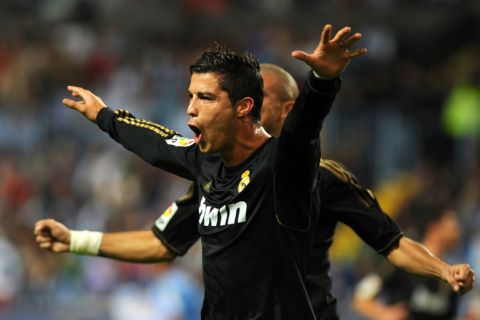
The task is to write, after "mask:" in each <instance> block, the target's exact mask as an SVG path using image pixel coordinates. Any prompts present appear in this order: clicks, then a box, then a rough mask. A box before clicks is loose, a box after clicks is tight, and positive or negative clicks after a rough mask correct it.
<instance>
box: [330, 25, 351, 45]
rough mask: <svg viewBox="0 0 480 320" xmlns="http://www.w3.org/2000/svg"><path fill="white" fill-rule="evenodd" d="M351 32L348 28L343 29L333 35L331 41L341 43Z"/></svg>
mask: <svg viewBox="0 0 480 320" xmlns="http://www.w3.org/2000/svg"><path fill="white" fill-rule="evenodd" d="M351 31H352V28H350V27H343V28H342V29H340V31H338V32H337V34H335V37H334V38H333V39H332V41H334V42H341V41H342V40H343V39H345V37H346V36H347V35H348V34H349V33H350V32H351Z"/></svg>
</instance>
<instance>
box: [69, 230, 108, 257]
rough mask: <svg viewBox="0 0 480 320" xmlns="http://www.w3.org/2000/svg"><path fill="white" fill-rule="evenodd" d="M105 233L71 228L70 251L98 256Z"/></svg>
mask: <svg viewBox="0 0 480 320" xmlns="http://www.w3.org/2000/svg"><path fill="white" fill-rule="evenodd" d="M102 237H103V233H102V232H98V231H88V230H84V231H77V230H70V247H69V251H70V252H73V253H77V254H85V255H91V256H97V255H98V253H99V252H100V245H101V244H102Z"/></svg>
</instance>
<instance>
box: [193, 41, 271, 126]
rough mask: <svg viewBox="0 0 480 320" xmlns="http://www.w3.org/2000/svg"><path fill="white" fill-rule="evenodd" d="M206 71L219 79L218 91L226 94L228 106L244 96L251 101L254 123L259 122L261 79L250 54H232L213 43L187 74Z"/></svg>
mask: <svg viewBox="0 0 480 320" xmlns="http://www.w3.org/2000/svg"><path fill="white" fill-rule="evenodd" d="M210 72H211V73H215V74H217V75H218V76H219V85H220V88H221V89H222V90H224V91H226V92H227V93H228V97H229V99H230V102H231V103H232V105H233V104H235V103H236V102H237V101H238V100H240V99H242V98H245V97H250V98H252V99H253V102H254V104H253V109H252V111H251V116H252V119H253V121H254V122H259V121H260V111H261V108H262V103H263V79H262V76H261V74H260V65H259V63H258V60H257V58H255V56H254V55H253V54H251V53H248V52H242V53H236V52H233V51H231V50H230V49H228V48H226V47H224V46H222V45H219V44H216V45H215V46H214V47H213V48H211V49H208V50H206V51H205V52H204V53H203V54H202V55H201V56H200V58H198V59H197V61H195V63H193V64H192V65H191V66H190V73H191V74H193V73H210Z"/></svg>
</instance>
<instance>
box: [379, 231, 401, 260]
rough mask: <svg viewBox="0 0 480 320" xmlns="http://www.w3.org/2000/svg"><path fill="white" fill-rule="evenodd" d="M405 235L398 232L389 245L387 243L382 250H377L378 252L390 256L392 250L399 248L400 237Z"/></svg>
mask: <svg viewBox="0 0 480 320" xmlns="http://www.w3.org/2000/svg"><path fill="white" fill-rule="evenodd" d="M402 237H403V233H399V234H397V235H396V236H395V237H393V239H392V240H391V241H390V242H389V243H388V245H386V246H385V247H383V248H382V249H380V250H377V253H378V254H381V255H383V256H388V255H389V254H390V252H392V251H393V250H395V249H397V248H398V246H399V245H400V239H402Z"/></svg>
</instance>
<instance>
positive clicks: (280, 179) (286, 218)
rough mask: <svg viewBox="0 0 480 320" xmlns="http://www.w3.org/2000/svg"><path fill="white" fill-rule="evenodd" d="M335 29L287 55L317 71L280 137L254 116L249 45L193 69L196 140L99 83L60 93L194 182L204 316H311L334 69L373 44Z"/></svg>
mask: <svg viewBox="0 0 480 320" xmlns="http://www.w3.org/2000/svg"><path fill="white" fill-rule="evenodd" d="M331 31H332V28H331V26H330V25H327V26H325V27H324V29H323V32H322V37H321V40H320V43H319V45H318V46H317V48H316V49H315V50H314V52H313V53H311V54H307V53H305V52H302V51H294V52H293V53H292V55H293V56H294V57H295V58H297V59H300V60H302V61H304V62H305V63H307V64H308V65H309V66H310V67H311V68H312V69H313V71H312V72H311V73H310V74H309V76H308V79H307V81H306V83H305V85H304V87H303V90H302V92H301V93H300V95H299V97H298V98H297V100H296V102H295V106H294V108H293V109H292V111H291V112H290V114H289V116H288V117H287V120H286V122H285V125H284V127H283V129H282V134H281V135H280V137H279V138H278V139H272V138H271V136H270V135H268V134H267V133H266V131H265V130H264V129H263V128H262V126H261V125H260V123H259V117H260V109H261V105H262V98H263V88H262V83H263V80H262V78H261V76H260V73H259V66H258V62H257V61H256V59H254V57H253V56H251V55H248V54H235V53H233V52H228V51H226V50H222V49H218V48H217V49H215V50H209V51H206V52H205V53H204V54H203V55H202V56H201V57H200V58H199V59H198V60H197V61H196V62H195V63H194V64H193V65H192V66H190V71H191V81H190V86H189V89H188V93H189V95H190V102H189V105H188V109H187V113H188V115H189V116H190V121H189V122H188V124H189V126H190V128H191V129H192V130H193V132H194V139H193V140H191V139H186V138H184V137H182V136H180V135H179V134H177V133H176V132H174V131H172V130H170V129H167V128H165V127H163V126H159V125H156V124H153V123H150V122H147V121H142V120H138V119H136V118H135V117H133V116H132V115H131V114H129V113H128V112H126V111H118V112H114V111H112V110H111V109H109V108H107V107H106V105H105V104H104V103H103V102H102V101H101V99H100V98H98V97H97V96H95V95H94V94H93V93H92V92H90V91H88V90H85V89H83V88H80V87H73V86H69V87H68V89H69V90H70V91H71V92H72V94H73V95H74V96H76V97H80V98H81V99H82V100H81V101H75V100H71V99H65V100H64V104H65V105H66V106H68V107H70V108H73V109H76V110H78V111H80V112H81V113H82V114H83V115H84V116H85V117H86V118H88V119H89V120H91V121H94V122H96V123H97V124H98V125H99V127H100V128H101V129H102V130H104V131H106V132H107V133H108V134H109V135H110V136H111V137H112V138H113V139H115V140H117V141H118V142H119V143H121V144H122V145H123V146H124V147H126V148H127V149H129V150H132V151H133V152H135V153H136V154H138V155H139V156H141V157H142V158H143V159H144V160H146V161H147V162H149V163H151V164H154V165H156V166H158V167H160V168H162V169H164V170H167V171H169V172H171V173H174V174H176V175H179V176H181V177H184V178H187V179H190V180H192V181H195V182H196V183H197V192H198V194H199V195H198V197H199V208H198V211H199V214H200V216H199V221H198V230H199V233H200V235H201V239H202V248H203V260H202V262H203V277H204V284H205V298H204V303H203V307H202V318H207V319H272V318H276V317H278V316H281V318H282V319H290V318H291V319H296V318H297V319H298V318H302V319H308V318H314V315H313V313H312V310H311V307H310V304H309V299H308V296H307V295H306V292H305V290H304V288H303V282H302V280H303V276H304V274H305V262H306V261H308V260H309V257H310V252H311V248H312V246H311V243H310V241H311V238H310V236H309V235H310V233H309V232H308V231H309V230H310V228H309V221H310V218H311V214H313V212H315V210H310V207H312V208H315V206H316V205H318V197H317V194H316V193H315V192H313V190H314V188H315V184H316V176H317V173H318V162H319V156H320V146H319V132H320V130H321V126H322V122H323V119H324V118H325V116H326V115H327V114H328V112H329V110H330V107H331V104H332V103H333V100H334V98H335V95H336V93H337V92H338V90H339V88H340V79H339V75H340V74H341V72H342V71H343V70H344V69H345V67H346V66H347V64H348V63H349V61H350V60H351V59H352V58H354V57H357V56H361V55H363V54H364V53H365V52H366V50H365V49H355V50H350V49H349V48H350V47H351V46H352V45H353V44H354V43H355V42H357V41H358V40H359V39H360V38H361V35H360V34H358V33H356V34H354V35H352V36H349V33H350V28H348V27H346V28H343V29H341V30H340V31H339V32H337V33H336V34H335V36H334V37H333V38H331ZM152 139H154V140H155V142H154V143H152ZM287 193H288V195H289V197H288V198H286V197H284V195H285V194H287ZM279 224H281V225H282V226H284V227H285V228H288V229H289V230H288V232H287V231H285V230H284V228H280V226H279ZM294 232H295V234H293V233H294ZM101 242H103V241H102V240H101V235H100V236H99V235H98V234H91V233H83V234H77V235H75V236H74V237H72V238H71V242H70V245H71V246H73V250H74V251H84V250H86V251H88V252H89V251H97V250H98V245H99V243H101ZM44 246H46V245H44ZM94 253H95V252H94Z"/></svg>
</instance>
